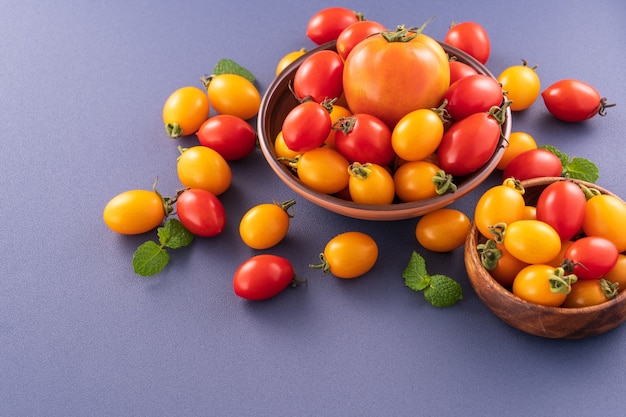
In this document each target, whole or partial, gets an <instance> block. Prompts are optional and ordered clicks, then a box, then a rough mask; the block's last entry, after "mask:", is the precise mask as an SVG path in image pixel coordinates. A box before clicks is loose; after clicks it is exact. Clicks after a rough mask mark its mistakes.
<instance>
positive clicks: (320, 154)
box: [292, 147, 350, 194]
mask: <svg viewBox="0 0 626 417" xmlns="http://www.w3.org/2000/svg"><path fill="white" fill-rule="evenodd" d="M349 166H350V162H348V160H347V159H346V158H345V157H344V156H343V155H341V154H340V153H339V152H337V151H336V150H334V149H332V148H327V147H321V148H315V149H312V150H310V151H307V152H304V153H303V154H302V155H300V156H299V157H298V158H297V160H296V161H295V162H294V163H293V164H292V167H293V168H294V169H295V170H296V172H297V173H298V178H300V181H302V182H303V183H304V184H306V185H307V186H308V187H310V188H312V189H313V190H315V191H318V192H320V193H324V194H334V193H338V192H339V191H341V190H343V189H344V188H346V187H347V186H348V182H349V180H350V174H349V173H348V167H349Z"/></svg>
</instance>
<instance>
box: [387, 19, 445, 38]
mask: <svg viewBox="0 0 626 417" xmlns="http://www.w3.org/2000/svg"><path fill="white" fill-rule="evenodd" d="M433 19H434V17H431V18H430V19H428V20H427V21H426V22H424V23H423V24H422V25H421V26H420V27H418V28H409V29H407V27H406V26H405V25H398V26H397V27H396V30H395V31H389V32H381V36H382V37H383V38H384V39H385V40H386V41H387V42H410V41H412V40H413V39H415V38H416V37H418V36H419V35H421V34H422V32H423V31H424V29H426V26H428V24H429V23H430V22H432V21H433Z"/></svg>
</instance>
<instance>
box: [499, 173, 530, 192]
mask: <svg viewBox="0 0 626 417" xmlns="http://www.w3.org/2000/svg"><path fill="white" fill-rule="evenodd" d="M502 185H504V186H506V187H511V188H512V189H514V190H515V191H517V192H518V193H520V194H521V195H524V193H525V192H526V190H525V189H524V186H523V185H522V182H521V181H520V180H517V179H515V178H513V177H510V178H507V179H505V180H504V181H503V182H502Z"/></svg>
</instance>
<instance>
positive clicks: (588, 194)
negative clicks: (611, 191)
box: [578, 184, 602, 201]
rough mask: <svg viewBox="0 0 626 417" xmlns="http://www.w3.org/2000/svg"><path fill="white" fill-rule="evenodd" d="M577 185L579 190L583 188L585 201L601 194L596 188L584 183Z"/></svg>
mask: <svg viewBox="0 0 626 417" xmlns="http://www.w3.org/2000/svg"><path fill="white" fill-rule="evenodd" d="M578 186H579V187H580V189H581V190H583V194H585V199H586V200H587V201H589V200H591V199H592V198H593V197H595V196H598V195H600V194H602V193H601V192H600V190H598V189H597V188H589V187H587V186H586V185H585V184H578Z"/></svg>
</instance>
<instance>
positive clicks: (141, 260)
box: [133, 240, 170, 277]
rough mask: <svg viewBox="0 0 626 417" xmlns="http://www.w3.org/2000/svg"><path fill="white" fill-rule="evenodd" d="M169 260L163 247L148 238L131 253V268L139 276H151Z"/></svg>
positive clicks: (160, 269) (159, 270)
mask: <svg viewBox="0 0 626 417" xmlns="http://www.w3.org/2000/svg"><path fill="white" fill-rule="evenodd" d="M169 260H170V255H169V254H168V253H167V252H166V251H165V249H163V247H162V246H159V245H158V244H157V243H156V242H154V241H152V240H149V241H147V242H145V243H143V244H141V245H140V246H139V247H138V248H137V250H136V251H135V253H134V254H133V269H134V270H135V273H137V274H139V275H141V276H144V277H147V276H152V275H156V274H158V273H159V272H161V271H162V270H163V268H165V265H167V263H168V262H169Z"/></svg>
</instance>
